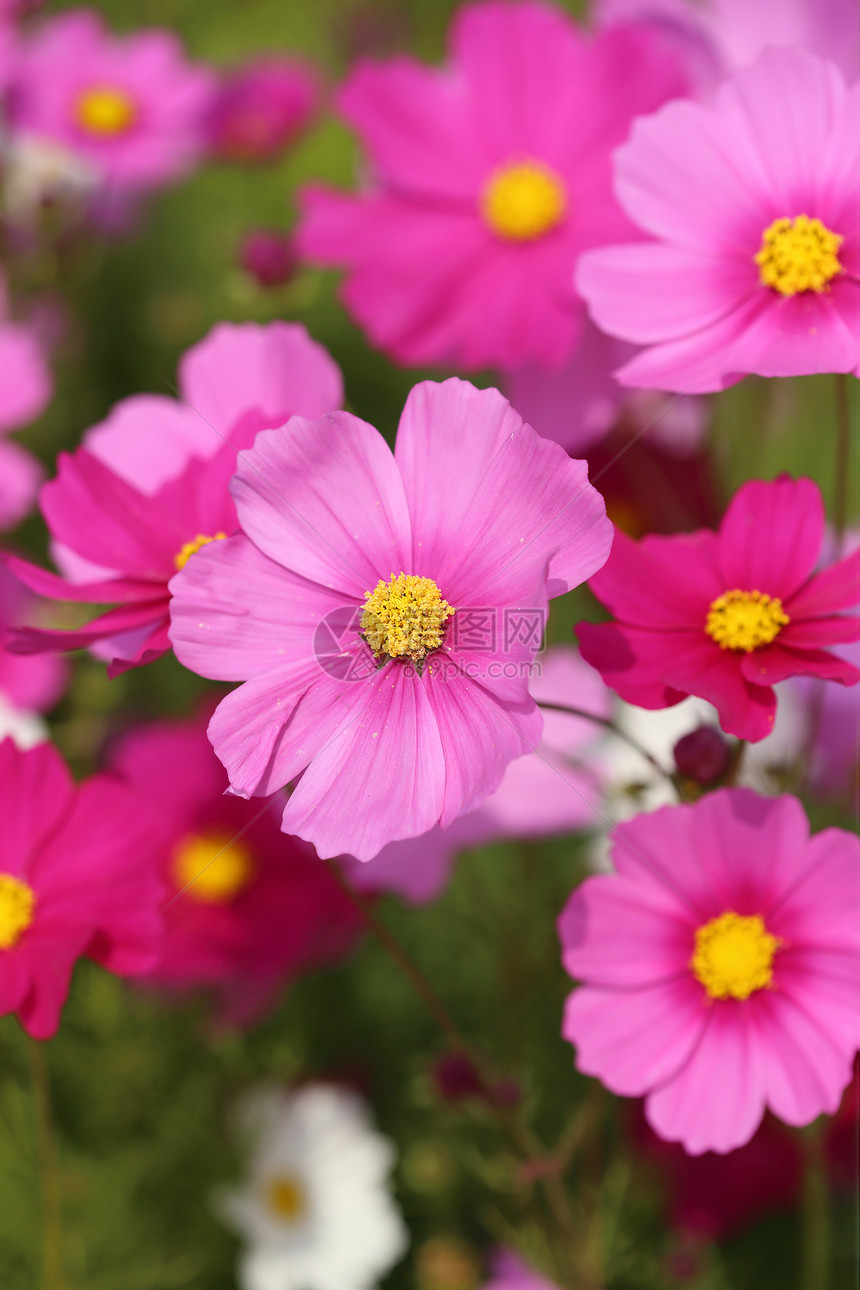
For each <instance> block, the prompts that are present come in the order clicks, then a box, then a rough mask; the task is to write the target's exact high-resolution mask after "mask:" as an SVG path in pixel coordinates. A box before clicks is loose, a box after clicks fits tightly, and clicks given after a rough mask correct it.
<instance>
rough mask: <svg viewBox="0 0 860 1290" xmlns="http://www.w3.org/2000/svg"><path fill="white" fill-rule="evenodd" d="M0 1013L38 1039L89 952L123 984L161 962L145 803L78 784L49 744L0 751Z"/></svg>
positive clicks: (105, 780)
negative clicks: (15, 1019)
mask: <svg viewBox="0 0 860 1290" xmlns="http://www.w3.org/2000/svg"><path fill="white" fill-rule="evenodd" d="M0 817H2V820H3V829H2V831H0V1013H2V1014H4V1015H5V1014H7V1013H12V1012H14V1013H17V1014H18V1019H19V1021H20V1022H21V1025H22V1026H23V1027H24V1029H25V1030H26V1031H27V1032H28V1034H30V1035H32V1036H33V1038H34V1039H50V1037H51V1036H52V1035H53V1034H54V1033H55V1032H56V1030H57V1027H58V1025H59V1023H60V1012H61V1011H62V1008H63V1004H64V1003H65V1001H66V997H67V995H68V992H69V981H70V978H71V974H72V968H73V966H74V964H75V962H76V961H77V959H79V958H80V957H81V956H82V955H87V956H88V957H89V958H92V959H95V961H96V962H97V963H101V964H102V965H103V966H104V967H106V968H107V969H108V971H110V972H117V973H119V974H120V975H122V976H126V975H136V974H139V973H141V972H146V971H147V970H148V969H149V968H150V967H151V966H152V964H153V963H154V962H155V960H156V958H157V954H158V945H159V940H160V937H161V931H162V920H161V912H160V904H161V901H162V899H163V890H162V887H161V883H160V881H159V880H158V877H157V875H156V871H155V868H154V867H153V865H152V863H151V854H152V846H153V834H152V831H151V822H150V819H149V816H148V812H147V807H146V803H144V802H143V801H141V800H140V799H138V798H137V797H136V796H135V795H134V794H133V793H132V792H130V791H129V789H127V788H125V787H124V786H123V785H121V784H119V783H117V782H116V781H114V780H113V779H110V778H109V777H108V776H105V775H97V776H95V777H94V778H92V779H90V780H88V781H87V782H86V783H85V784H81V785H80V787H76V786H75V784H74V783H73V781H72V778H71V776H70V774H69V771H68V769H67V767H66V764H65V762H64V761H63V759H62V757H60V755H59V753H58V752H57V750H56V749H55V748H53V747H52V746H51V745H50V744H42V745H40V746H39V747H38V748H33V749H31V750H30V751H29V752H20V751H19V750H18V749H17V748H16V747H15V745H14V744H13V743H12V742H11V740H8V739H7V740H6V741H5V742H4V743H0Z"/></svg>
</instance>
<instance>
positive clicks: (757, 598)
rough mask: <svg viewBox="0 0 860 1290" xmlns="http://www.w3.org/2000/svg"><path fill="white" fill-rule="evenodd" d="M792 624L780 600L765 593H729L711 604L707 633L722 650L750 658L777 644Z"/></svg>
mask: <svg viewBox="0 0 860 1290" xmlns="http://www.w3.org/2000/svg"><path fill="white" fill-rule="evenodd" d="M789 621H790V620H789V617H788V614H787V613H786V612H785V610H784V609H783V607H782V601H781V600H780V599H779V597H778V596H768V595H766V594H765V593H764V592H763V591H727V592H726V593H725V595H723V596H717V598H716V600H714V601H712V603H711V607H710V608H709V610H708V617H707V618H706V620H705V631H706V632H707V633H708V635H709V636H710V638H711V640H712V641H716V643H717V644H718V645H719V647H720V649H737V650H744V651H745V652H746V653H747V654H751V653H752V651H753V650H756V649H761V647H762V646H763V645H769V644H770V643H771V641H772V640H776V638H777V636H778V635H779V633H780V632H781V631H782V629H783V627H785V625H786V623H788V622H789Z"/></svg>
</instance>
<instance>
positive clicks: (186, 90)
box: [11, 9, 215, 189]
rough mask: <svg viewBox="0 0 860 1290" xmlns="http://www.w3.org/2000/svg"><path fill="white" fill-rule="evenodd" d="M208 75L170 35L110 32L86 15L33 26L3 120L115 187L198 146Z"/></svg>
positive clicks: (142, 184) (180, 167)
mask: <svg viewBox="0 0 860 1290" xmlns="http://www.w3.org/2000/svg"><path fill="white" fill-rule="evenodd" d="M214 88H215V79H214V76H213V74H212V73H211V72H210V71H208V70H207V69H205V68H203V67H199V66H194V65H193V64H190V63H188V62H186V61H185V58H184V56H183V52H182V47H181V45H180V42H179V40H178V38H177V37H176V36H175V35H174V34H173V32H170V31H164V30H159V29H155V30H148V31H138V32H134V33H132V34H130V35H128V36H113V35H111V34H110V33H109V32H108V31H106V30H105V27H104V24H103V22H102V19H101V17H100V16H99V14H98V13H97V12H96V11H95V10H93V9H76V10H74V11H73V12H71V13H66V14H61V15H58V16H57V17H54V18H50V19H48V20H47V21H45V22H43V23H42V24H41V26H40V27H39V28H38V29H37V31H36V32H35V33H34V34H33V36H31V38H30V39H29V41H28V42H27V43H26V44H25V45H24V47H23V49H22V50H21V53H20V58H19V61H18V67H17V71H16V77H15V81H14V83H13V86H12V99H11V123H12V126H13V128H14V129H15V130H16V131H19V132H20V133H22V134H30V135H37V136H41V137H43V138H47V139H53V140H55V141H56V142H57V143H60V144H63V145H64V146H65V147H67V148H69V149H70V150H71V151H73V152H76V153H77V154H79V155H80V156H81V157H83V158H85V159H86V160H87V161H88V162H90V163H92V164H93V165H95V166H96V168H97V170H98V171H99V173H100V174H101V175H102V177H103V180H104V182H105V183H107V184H109V185H110V186H111V187H113V188H115V189H119V188H126V189H141V188H150V187H153V186H157V185H159V184H163V183H165V182H167V181H168V180H171V179H174V178H175V177H176V176H178V175H180V174H181V173H183V172H184V171H186V170H187V169H188V168H189V167H190V166H191V164H192V163H193V162H194V161H195V160H196V158H197V157H198V156H199V155H200V154H201V153H202V151H203V149H204V147H205V144H206V116H207V113H208V111H209V108H210V104H211V101H212V96H213V93H214Z"/></svg>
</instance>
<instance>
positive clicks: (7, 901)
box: [0, 873, 36, 950]
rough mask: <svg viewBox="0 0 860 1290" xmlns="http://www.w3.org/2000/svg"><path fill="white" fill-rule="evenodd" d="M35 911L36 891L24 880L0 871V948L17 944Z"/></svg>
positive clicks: (10, 947) (3, 948) (7, 948)
mask: <svg viewBox="0 0 860 1290" xmlns="http://www.w3.org/2000/svg"><path fill="white" fill-rule="evenodd" d="M35 913H36V893H35V892H34V891H33V888H32V887H28V886H27V884H26V882H21V881H20V879H18V878H13V877H12V875H11V874H10V873H0V950H11V949H12V946H13V945H17V944H18V942H19V941H20V939H21V937H22V936H23V935H24V933H25V932H26V930H27V928H28V927H29V926H30V924H31V923H32V921H33V918H34V915H35Z"/></svg>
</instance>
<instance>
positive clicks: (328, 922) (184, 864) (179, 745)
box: [110, 718, 360, 1024]
mask: <svg viewBox="0 0 860 1290" xmlns="http://www.w3.org/2000/svg"><path fill="white" fill-rule="evenodd" d="M110 765H111V767H112V768H113V769H114V770H115V771H116V772H117V773H118V774H119V775H121V776H122V777H123V778H124V779H125V780H127V782H128V783H129V784H130V785H131V786H132V787H133V788H134V789H136V790H137V792H138V793H139V794H140V795H141V796H142V797H144V798H145V799H146V800H148V801H150V802H153V803H156V804H157V811H158V817H159V847H158V852H157V856H156V858H155V864H156V868H157V870H158V872H159V874H160V875H161V877H162V880H163V881H164V884H165V886H166V889H167V892H168V895H167V899H166V901H165V910H164V916H165V936H164V942H163V945H162V948H161V952H160V955H159V957H158V960H157V962H154V963H153V965H152V968H151V970H150V972H149V973H148V975H147V978H146V979H147V981H148V982H150V983H152V984H154V985H158V986H163V987H166V988H167V989H170V990H182V991H187V990H190V989H195V988H201V987H204V988H213V989H214V990H215V991H216V994H217V997H218V1000H219V1003H220V1010H221V1013H222V1016H223V1017H224V1019H225V1020H228V1021H231V1022H233V1023H236V1024H242V1023H247V1022H248V1021H250V1020H252V1019H253V1018H255V1017H257V1016H258V1015H259V1014H260V1012H261V1011H263V1010H264V1009H265V1008H266V1007H267V1006H269V1005H270V1004H271V1003H272V1002H273V1000H274V999H275V998H276V996H277V993H278V990H279V989H280V988H282V987H283V986H284V985H285V983H286V982H288V981H290V980H291V979H293V978H294V977H296V976H297V975H299V974H300V973H301V972H304V971H307V970H308V969H309V968H312V967H316V966H319V965H320V964H322V963H325V962H328V961H329V960H331V959H334V958H336V957H338V956H339V955H342V954H344V953H346V952H347V951H348V950H349V949H351V948H352V946H353V945H354V943H355V940H356V937H357V935H358V933H359V930H360V922H359V919H358V916H357V914H356V911H355V908H354V906H353V905H352V903H351V902H350V901H349V900H348V899H347V897H346V896H345V895H344V894H343V892H342V891H341V889H340V887H339V886H338V885H337V883H336V882H335V881H334V879H333V878H332V876H331V874H330V873H329V872H328V870H327V869H326V867H325V865H324V864H322V862H321V861H320V860H319V859H318V857H317V856H316V855H315V854H314V852H313V850H312V848H311V847H309V846H308V845H307V844H306V843H304V842H301V841H299V839H298V838H285V837H284V835H283V833H281V831H280V817H281V812H282V810H283V803H282V802H281V803H278V802H275V803H272V804H271V805H270V806H269V807H268V809H267V807H266V805H265V804H264V803H261V802H255V803H248V802H243V801H240V800H239V799H238V798H236V797H231V796H225V795H224V790H225V788H226V780H225V776H224V771H223V768H222V767H221V765H220V763H219V762H218V759H217V758H216V757H215V754H214V753H213V752H212V749H211V748H210V746H209V743H208V742H207V739H206V722H205V720H200V719H197V718H193V719H191V720H189V721H180V722H161V723H154V724H152V725H149V726H141V727H139V728H137V729H132V730H130V731H129V732H128V733H127V734H125V735H124V736H123V737H122V738H121V739H120V740H118V742H117V744H116V745H115V746H114V748H113V750H112V755H111V758H110Z"/></svg>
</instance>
